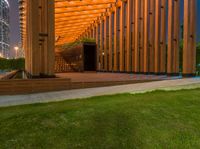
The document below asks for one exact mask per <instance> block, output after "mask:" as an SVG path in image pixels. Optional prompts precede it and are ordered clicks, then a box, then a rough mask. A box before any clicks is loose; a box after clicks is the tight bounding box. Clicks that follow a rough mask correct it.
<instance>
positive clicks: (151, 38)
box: [149, 0, 155, 73]
mask: <svg viewBox="0 0 200 149" xmlns="http://www.w3.org/2000/svg"><path fill="white" fill-rule="evenodd" d="M149 15H150V18H149V19H150V20H149V25H150V29H149V34H150V35H149V56H150V62H149V69H150V73H154V66H155V65H154V62H155V60H154V59H155V56H154V54H155V45H154V43H155V0H150V9H149Z"/></svg>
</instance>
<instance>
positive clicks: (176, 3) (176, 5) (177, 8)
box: [173, 0, 180, 74]
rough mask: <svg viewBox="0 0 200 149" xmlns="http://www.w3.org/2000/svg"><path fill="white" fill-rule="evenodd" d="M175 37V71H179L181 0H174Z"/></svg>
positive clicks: (176, 72)
mask: <svg viewBox="0 0 200 149" xmlns="http://www.w3.org/2000/svg"><path fill="white" fill-rule="evenodd" d="M173 26H174V33H173V35H174V37H173V47H174V54H173V55H174V65H173V66H174V68H173V71H174V72H173V73H175V74H178V73H179V48H180V47H179V46H180V45H179V40H180V34H179V33H180V0H176V1H174V21H173Z"/></svg>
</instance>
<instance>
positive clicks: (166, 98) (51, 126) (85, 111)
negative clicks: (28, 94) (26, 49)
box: [0, 89, 200, 149]
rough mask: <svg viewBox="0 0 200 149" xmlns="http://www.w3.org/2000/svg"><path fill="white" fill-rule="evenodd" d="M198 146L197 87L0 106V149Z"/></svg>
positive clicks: (178, 148)
mask: <svg viewBox="0 0 200 149" xmlns="http://www.w3.org/2000/svg"><path fill="white" fill-rule="evenodd" d="M23 148H25V149H134V148H135V149H190V148H192V149H193V148H197V149H199V148H200V89H195V90H183V91H176V92H175V91H174V92H164V91H156V92H152V93H145V94H137V95H130V94H122V95H113V96H103V97H94V98H90V99H86V100H74V101H65V102H59V103H49V104H35V105H27V106H16V107H9V108H0V149H23Z"/></svg>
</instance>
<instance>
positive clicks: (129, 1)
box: [126, 0, 133, 72]
mask: <svg viewBox="0 0 200 149" xmlns="http://www.w3.org/2000/svg"><path fill="white" fill-rule="evenodd" d="M132 2H133V1H132V0H127V12H126V14H127V15H126V16H127V17H126V18H127V27H126V29H127V30H126V71H127V72H131V71H132V69H131V54H132V53H131V52H132V50H131V47H132V46H131V23H132V18H131V17H132V16H131V15H132Z"/></svg>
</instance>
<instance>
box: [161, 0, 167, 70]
mask: <svg viewBox="0 0 200 149" xmlns="http://www.w3.org/2000/svg"><path fill="white" fill-rule="evenodd" d="M166 4H167V3H166V0H161V29H160V30H161V37H160V73H162V74H164V73H166V12H167V11H166V9H167V5H166Z"/></svg>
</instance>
